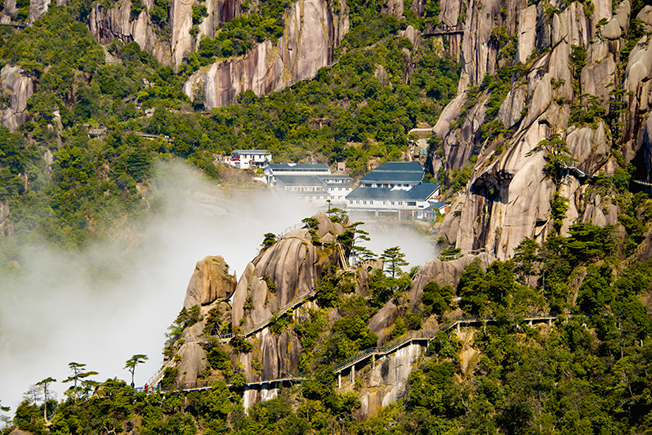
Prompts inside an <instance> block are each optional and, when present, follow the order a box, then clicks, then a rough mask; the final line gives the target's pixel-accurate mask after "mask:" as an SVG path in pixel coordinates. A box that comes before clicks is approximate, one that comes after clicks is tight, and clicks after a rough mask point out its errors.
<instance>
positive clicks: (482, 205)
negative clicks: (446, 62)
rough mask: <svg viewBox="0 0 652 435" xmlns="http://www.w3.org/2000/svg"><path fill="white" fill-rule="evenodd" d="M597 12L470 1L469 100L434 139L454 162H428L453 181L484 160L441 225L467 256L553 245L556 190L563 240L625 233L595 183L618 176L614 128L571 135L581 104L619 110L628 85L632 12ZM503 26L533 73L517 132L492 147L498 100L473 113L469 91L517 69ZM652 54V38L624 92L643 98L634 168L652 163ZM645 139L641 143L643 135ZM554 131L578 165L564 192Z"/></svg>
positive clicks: (510, 108)
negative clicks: (551, 172) (554, 159)
mask: <svg viewBox="0 0 652 435" xmlns="http://www.w3.org/2000/svg"><path fill="white" fill-rule="evenodd" d="M594 6H595V11H594V13H593V14H592V15H590V17H589V14H586V13H585V8H584V6H583V5H581V4H579V3H571V4H570V5H568V7H566V8H564V9H563V10H562V11H557V12H555V13H553V14H552V16H550V17H548V16H546V11H545V10H544V9H543V8H542V6H541V5H538V6H537V5H531V6H527V5H526V4H525V3H524V2H518V1H517V2H504V1H495V2H489V3H487V2H483V3H482V5H481V7H480V6H479V4H478V3H476V2H474V1H471V2H470V6H469V10H468V11H467V20H466V24H465V33H464V42H463V44H462V74H461V78H460V82H459V91H460V93H459V94H458V96H457V98H455V99H454V100H453V101H451V102H450V104H449V105H448V106H447V107H446V108H445V109H444V111H443V113H442V115H441V116H440V118H439V120H438V122H437V125H436V126H435V127H434V130H433V131H434V132H435V133H436V134H438V135H439V136H440V137H442V139H443V151H444V159H443V161H437V160H438V158H437V157H436V156H435V154H434V151H435V150H431V156H430V159H429V165H431V168H438V167H440V166H442V165H444V166H445V168H446V169H447V170H449V171H451V170H459V169H462V168H463V167H464V165H465V164H467V162H468V161H469V158H470V157H471V156H472V155H474V154H477V162H475V164H474V170H473V175H472V177H471V180H470V182H469V184H468V185H467V187H466V189H465V190H464V191H463V192H461V194H460V195H459V196H458V198H457V201H456V202H455V203H454V204H453V205H452V207H451V209H452V210H451V211H453V213H449V214H448V215H447V216H446V218H445V220H444V222H443V224H441V225H439V229H440V235H442V236H444V237H445V238H447V239H448V240H449V241H450V242H454V243H455V246H456V247H457V248H461V249H462V250H474V249H479V248H486V249H487V252H488V253H490V254H492V255H495V256H496V257H498V258H501V259H504V258H508V257H510V256H511V255H513V252H514V248H515V247H516V246H517V245H518V244H519V243H520V241H521V240H523V238H525V237H533V238H535V239H536V240H538V241H542V240H544V239H545V237H546V236H547V234H548V233H550V231H551V230H552V222H551V221H550V200H551V198H552V197H553V195H554V194H555V192H558V193H559V194H560V195H562V196H563V197H565V198H567V199H568V200H569V202H568V204H569V210H568V212H567V213H566V219H565V220H564V225H563V227H562V234H566V230H567V228H568V227H569V226H570V225H572V224H573V223H576V222H593V223H595V224H599V225H604V224H606V223H612V224H616V223H617V220H616V210H615V208H613V207H612V206H611V205H609V204H604V203H603V201H602V198H600V196H599V195H596V194H595V193H594V192H591V191H588V190H587V185H586V180H587V179H590V178H591V177H592V176H595V175H597V174H600V173H603V174H606V175H613V173H614V171H615V170H616V168H617V167H618V163H617V162H616V161H615V160H614V158H613V156H612V153H611V152H610V148H611V145H609V142H610V141H611V140H612V139H611V135H613V134H614V132H613V131H611V126H609V125H607V123H606V122H605V121H597V122H594V123H593V124H592V125H590V126H581V127H577V126H571V115H572V113H571V109H570V105H571V104H579V105H581V106H583V107H586V106H587V105H595V106H596V107H597V106H602V107H604V108H605V109H608V99H609V98H610V94H609V93H610V91H611V90H612V89H615V88H617V87H618V83H617V82H618V77H617V70H618V66H617V63H618V62H619V55H620V50H621V49H622V47H623V46H624V42H623V40H622V35H624V32H626V31H627V29H628V26H629V16H630V13H631V12H630V11H631V6H630V3H629V2H628V1H624V2H622V3H620V4H618V5H617V6H616V7H615V8H614V10H613V11H612V8H611V3H610V2H607V1H604V0H596V1H595V2H594ZM501 11H502V12H501ZM650 11H652V9H649V8H648V9H645V8H644V9H643V10H642V11H641V12H640V13H639V14H638V19H640V20H641V21H642V22H645V21H646V20H647V19H648V16H649V15H652V14H651V13H650ZM494 17H496V19H495V20H494ZM516 17H518V20H517V19H516ZM600 20H602V21H600ZM605 22H606V23H607V24H606V25H603V24H604V23H605ZM497 27H503V29H504V31H506V32H507V34H516V36H517V41H516V42H517V52H516V59H515V62H516V63H517V64H518V63H520V64H522V65H523V70H524V73H523V74H521V75H517V74H515V75H514V76H513V77H512V83H511V89H510V90H509V92H508V93H507V95H506V98H505V99H504V100H503V101H502V104H501V106H500V110H499V113H498V119H499V120H500V121H501V122H502V124H503V125H504V126H505V127H506V128H509V129H511V130H512V132H511V133H510V134H509V135H508V136H507V137H504V138H502V140H494V141H493V143H487V142H485V143H481V142H480V138H481V134H482V132H481V127H482V126H483V124H485V123H486V122H487V114H486V110H487V102H488V93H487V92H486V91H485V92H480V93H479V95H478V96H477V98H476V100H475V101H473V102H472V104H469V103H470V102H469V101H467V100H468V93H465V92H464V91H465V90H467V89H468V88H469V86H471V85H476V84H480V83H481V82H482V80H483V78H484V76H485V75H486V74H495V72H496V71H497V69H498V68H500V67H503V66H505V65H506V64H505V63H504V62H505V61H504V60H503V59H501V57H500V55H499V54H500V53H499V47H496V46H495V45H494V43H493V42H492V39H491V38H492V36H491V35H492V32H494V30H495V29H496V28H497ZM574 50H575V51H576V52H580V51H582V50H583V51H582V52H585V53H586V60H585V64H584V68H583V69H582V70H581V71H577V72H573V71H572V70H571V67H572V65H573V58H572V56H571V54H572V52H573V51H574ZM650 52H652V51H650V50H649V41H648V38H647V37H643V38H642V39H641V40H640V41H639V42H638V43H637V44H636V46H635V47H634V48H633V49H632V51H631V53H630V55H629V61H628V63H627V68H626V70H625V74H624V82H623V84H622V86H623V87H624V88H625V90H627V91H628V92H631V95H632V97H631V98H629V103H628V104H629V115H625V118H626V122H625V124H626V125H625V127H624V129H623V130H624V134H623V138H622V151H623V154H624V155H625V156H624V157H625V161H631V160H632V159H633V158H634V157H635V156H636V155H641V154H644V155H646V156H652V152H650V149H652V147H650V143H651V142H650V140H649V139H648V133H647V129H646V128H640V129H639V128H638V123H639V122H640V121H639V119H640V116H639V114H640V113H645V112H647V111H648V110H649V91H650V85H649V84H650V83H652V82H651V81H650V78H652V61H651V59H652V56H651V55H650V54H649V53H650ZM573 74H577V76H579V77H578V78H579V80H578V81H577V86H578V88H579V91H580V94H577V93H574V91H573V87H572V84H573V82H574V80H575V77H577V76H573ZM614 87H615V88H614ZM574 94H575V95H574ZM578 95H582V96H581V97H578ZM576 110H577V109H576ZM644 119H645V118H644ZM637 131H640V133H639V135H638V137H635V136H634V135H635V132H637ZM553 133H556V134H560V135H561V138H562V140H563V141H564V142H565V144H566V146H567V147H568V149H569V151H570V157H572V158H573V159H574V160H575V161H574V162H573V164H572V167H571V168H569V169H568V170H566V173H565V174H564V176H563V177H562V179H561V181H560V184H559V185H555V183H554V182H553V180H552V179H551V178H550V177H548V176H546V175H545V173H544V171H543V166H544V164H545V163H546V159H545V157H546V154H545V151H542V150H541V147H539V144H540V143H541V142H542V141H545V140H549V139H550V137H551V135H552V134H553ZM640 161H645V162H649V161H652V160H650V158H649V157H647V158H645V159H641V160H640ZM646 164H647V163H646ZM651 168H652V164H647V167H646V168H645V171H646V174H647V176H648V177H649V174H650V169H651ZM639 171H642V169H639Z"/></svg>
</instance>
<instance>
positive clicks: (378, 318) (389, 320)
mask: <svg viewBox="0 0 652 435" xmlns="http://www.w3.org/2000/svg"><path fill="white" fill-rule="evenodd" d="M398 316H399V312H398V307H397V306H396V305H395V304H394V303H393V302H391V301H390V302H388V303H386V304H385V305H383V307H382V308H381V309H380V310H379V311H378V312H377V313H376V314H374V316H373V317H372V318H371V319H370V320H369V329H371V331H372V332H373V333H374V334H376V335H377V336H378V343H382V342H383V340H384V339H385V338H386V336H387V333H389V332H391V331H389V327H390V326H392V325H394V322H395V321H396V319H397V318H398ZM386 330H387V331H386ZM386 332H387V333H386Z"/></svg>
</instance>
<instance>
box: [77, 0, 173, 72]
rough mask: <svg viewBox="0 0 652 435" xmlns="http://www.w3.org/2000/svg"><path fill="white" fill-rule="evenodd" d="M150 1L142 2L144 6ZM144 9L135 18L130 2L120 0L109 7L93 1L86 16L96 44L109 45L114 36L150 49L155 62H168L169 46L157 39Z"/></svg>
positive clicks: (169, 58) (149, 5)
mask: <svg viewBox="0 0 652 435" xmlns="http://www.w3.org/2000/svg"><path fill="white" fill-rule="evenodd" d="M148 3H151V2H145V4H147V5H148V8H149V7H151V4H148ZM148 8H144V9H143V10H142V11H141V12H140V14H138V16H137V17H136V18H135V19H133V20H132V19H131V1H130V0H120V1H118V2H117V3H116V4H115V5H114V6H113V7H111V8H110V9H107V8H104V7H103V6H102V5H101V4H99V3H98V4H96V5H95V6H94V7H93V9H91V12H90V14H89V17H88V27H89V29H90V31H91V32H92V33H93V35H94V36H95V39H96V40H97V41H98V42H99V43H100V44H109V43H111V41H113V40H114V39H118V40H121V41H124V42H125V43H127V42H132V41H134V42H136V43H137V44H138V45H139V46H140V49H141V50H147V51H150V52H152V54H153V55H154V57H156V58H157V59H158V60H159V62H162V63H164V64H168V63H170V61H171V53H170V45H169V44H168V43H166V42H165V41H164V40H162V39H161V38H160V36H159V35H158V34H157V32H156V30H155V27H154V26H153V25H152V23H151V21H150V19H149V13H148Z"/></svg>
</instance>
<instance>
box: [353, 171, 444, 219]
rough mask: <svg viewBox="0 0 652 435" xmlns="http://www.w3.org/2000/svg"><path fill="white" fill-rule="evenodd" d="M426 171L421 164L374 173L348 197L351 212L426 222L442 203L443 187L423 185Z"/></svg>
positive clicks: (431, 184) (366, 176)
mask: <svg viewBox="0 0 652 435" xmlns="http://www.w3.org/2000/svg"><path fill="white" fill-rule="evenodd" d="M422 179H423V168H422V167H421V165H420V164H419V163H418V162H409V163H403V162H390V163H385V164H384V165H382V166H380V167H378V168H376V169H374V170H373V171H372V172H371V173H369V174H367V175H365V176H364V177H363V178H362V179H361V180H360V185H359V186H358V187H357V188H356V189H355V190H353V191H352V192H351V193H350V194H349V195H347V197H346V200H347V209H348V210H349V211H353V212H355V211H358V212H371V213H374V214H375V215H376V216H379V215H382V214H387V215H394V216H396V215H397V214H398V216H399V218H400V217H401V216H402V215H407V216H406V217H411V218H418V219H425V218H427V217H428V216H427V215H429V216H433V215H434V213H435V212H434V211H433V210H432V209H429V207H431V206H432V204H434V203H437V202H438V201H439V185H438V184H435V183H422V182H421V180H422Z"/></svg>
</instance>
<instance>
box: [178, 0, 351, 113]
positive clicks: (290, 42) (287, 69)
mask: <svg viewBox="0 0 652 435" xmlns="http://www.w3.org/2000/svg"><path fill="white" fill-rule="evenodd" d="M178 1H181V0H178ZM345 7H346V5H345V3H342V9H343V10H345ZM348 28H349V23H348V15H342V16H338V15H336V14H335V13H334V12H333V10H332V9H331V7H330V6H329V4H328V3H327V2H326V1H325V0H300V1H298V2H296V3H295V4H294V5H293V6H292V7H291V9H290V12H289V14H288V18H287V20H286V23H285V33H284V34H283V36H282V37H281V38H279V40H278V42H277V43H276V44H275V45H274V44H272V42H271V41H265V42H263V43H260V44H258V45H257V46H256V47H255V48H254V49H253V50H252V51H251V53H249V54H247V55H246V56H245V57H244V58H242V59H238V60H233V61H227V62H224V63H214V64H212V65H211V66H210V67H208V68H204V69H202V70H200V71H197V72H196V73H195V74H193V75H192V76H191V77H190V78H189V79H188V82H187V83H186V84H185V86H184V92H185V93H186V95H188V96H189V97H190V99H191V100H193V101H194V100H195V99H196V98H203V102H204V106H205V107H206V108H207V109H212V108H215V107H222V106H225V105H228V104H230V103H232V102H233V101H234V100H235V97H236V96H237V95H238V94H240V93H241V92H244V91H245V90H252V91H253V92H254V93H256V94H257V95H264V94H267V93H269V92H272V91H277V90H280V89H283V88H285V87H287V86H290V85H291V84H292V83H294V82H296V81H298V80H303V79H306V78H311V77H314V76H315V74H317V71H318V70H319V68H322V67H324V66H327V65H328V64H329V63H330V62H331V61H332V60H333V53H334V50H335V48H337V46H338V45H339V43H340V41H341V39H342V37H343V36H344V34H345V33H346V32H347V31H348Z"/></svg>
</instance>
